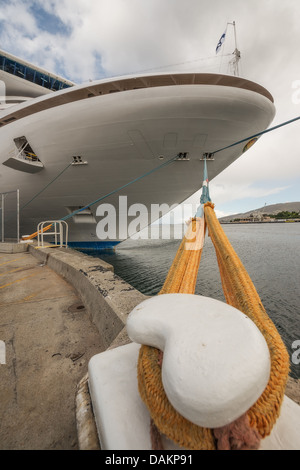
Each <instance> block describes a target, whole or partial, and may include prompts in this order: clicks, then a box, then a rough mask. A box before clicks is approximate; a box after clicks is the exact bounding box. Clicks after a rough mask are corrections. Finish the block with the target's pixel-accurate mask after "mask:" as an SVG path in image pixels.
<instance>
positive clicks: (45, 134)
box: [0, 74, 275, 246]
mask: <svg viewBox="0 0 300 470" xmlns="http://www.w3.org/2000/svg"><path fill="white" fill-rule="evenodd" d="M134 84H136V86H134ZM141 84H142V85H141ZM112 91H114V92H113V93H112ZM274 114H275V107H274V104H273V100H272V97H271V96H270V95H269V93H268V92H267V91H266V90H264V89H263V88H262V87H260V86H258V85H256V84H254V83H252V82H249V81H246V80H243V79H240V78H237V77H229V76H222V75H213V74H173V75H170V74H166V75H164V74H161V75H156V76H148V77H129V78H126V77H125V78H120V79H113V80H104V81H99V82H93V83H90V84H88V85H86V86H85V85H81V86H74V87H71V88H68V89H66V90H63V91H58V92H56V93H51V94H50V95H49V94H47V95H46V96H42V97H40V98H34V99H32V100H30V101H27V102H26V103H23V104H19V105H17V106H14V107H11V108H9V109H6V110H5V111H3V112H2V114H0V192H6V191H12V190H15V189H19V190H20V233H21V235H24V234H31V233H33V232H35V231H36V228H37V225H38V223H39V222H41V221H43V220H53V219H61V218H64V217H65V216H66V215H68V214H70V212H72V211H73V210H76V209H78V208H79V207H84V206H87V205H89V211H88V212H89V215H88V216H87V215H86V214H80V213H79V214H77V216H75V217H72V218H70V219H69V220H68V224H69V240H70V241H71V242H76V243H86V244H87V245H86V246H88V243H91V242H99V241H105V240H99V239H98V237H97V233H96V227H97V222H98V221H99V217H98V216H97V215H96V210H97V207H98V205H99V204H100V203H99V204H94V205H90V203H91V202H93V201H95V200H97V199H98V198H100V197H101V196H103V195H105V194H108V193H110V192H112V191H113V190H115V189H116V188H118V187H121V186H123V185H126V184H127V183H129V182H130V181H132V180H135V179H137V178H138V177H139V176H141V175H143V174H145V173H147V172H149V171H151V170H152V169H154V168H155V167H157V166H159V165H160V164H162V163H164V162H166V161H167V160H169V159H171V158H174V157H175V156H176V155H178V154H180V153H185V154H187V157H188V158H187V159H186V160H185V161H174V162H173V163H172V164H170V165H167V166H166V167H165V168H162V169H160V170H158V171H156V172H154V173H152V174H150V175H148V176H147V177H144V178H142V179H141V180H139V181H136V182H135V183H133V184H132V185H129V186H127V187H126V188H125V189H124V190H123V191H121V192H119V193H116V194H114V195H112V196H111V197H108V198H106V199H105V200H103V201H102V203H109V204H113V205H114V206H115V207H116V209H118V200H119V196H121V195H123V196H124V195H126V196H127V197H128V201H127V203H128V206H130V205H132V204H134V203H139V204H144V205H145V206H146V207H147V208H148V209H149V214H150V206H151V204H163V203H165V204H168V205H169V206H171V205H172V204H176V203H181V202H182V201H184V200H185V199H187V198H188V197H189V196H190V195H192V194H193V193H194V192H196V191H197V190H198V189H200V187H201V185H202V176H203V161H202V160H201V158H202V156H203V154H204V153H211V152H213V151H215V150H218V149H220V148H223V147H226V146H228V145H230V144H232V143H234V142H236V141H239V140H241V139H245V138H246V137H248V136H251V135H254V134H256V133H258V132H261V131H263V130H264V129H266V128H267V127H268V126H269V124H270V123H271V121H272V120H273V118H274ZM21 136H25V137H26V139H27V141H28V142H29V143H30V146H31V147H32V149H33V150H34V152H35V154H36V155H37V157H38V158H39V160H40V162H41V164H42V166H43V167H42V169H40V170H38V171H37V172H35V173H31V172H27V171H23V170H22V169H16V168H13V167H12V166H11V165H10V164H9V163H8V164H9V165H10V166H7V161H8V160H9V156H10V155H12V152H13V151H16V144H15V139H18V138H19V137H21ZM244 147H245V142H244V143H242V144H239V145H237V146H234V147H231V148H230V149H227V150H224V151H222V152H219V153H217V154H216V155H215V156H214V160H213V161H211V162H209V165H208V171H209V178H210V180H212V179H213V178H214V177H215V176H216V175H218V174H219V173H220V172H221V171H223V170H224V169H225V168H226V167H228V166H229V165H230V164H231V163H232V162H233V161H235V160H236V159H237V158H238V157H239V156H240V155H241V154H242V153H243V149H244ZM74 156H80V157H81V160H82V161H83V162H86V164H81V165H70V166H69V167H68V168H67V166H68V165H69V164H70V163H71V162H72V161H73V160H72V159H73V157H74ZM3 163H4V164H3ZM66 168H67V169H66ZM64 170H65V171H64ZM60 173H61V174H60ZM58 175H60V176H58ZM10 200H11V201H10ZM30 201H31V202H30ZM14 212H15V201H13V197H10V198H7V205H6V207H5V214H6V215H5V219H6V222H5V236H7V237H13V236H15V234H16V228H15V226H16V223H15V218H14V215H13V214H14ZM117 215H118V217H117V227H116V229H117V230H116V237H115V240H120V239H123V238H124V235H123V234H124V227H119V220H120V218H121V219H123V220H125V219H124V217H122V214H117ZM123 215H124V214H123ZM119 216H121V217H119ZM128 221H130V218H128ZM125 229H126V227H125ZM120 234H121V235H122V236H120ZM110 241H112V240H110Z"/></svg>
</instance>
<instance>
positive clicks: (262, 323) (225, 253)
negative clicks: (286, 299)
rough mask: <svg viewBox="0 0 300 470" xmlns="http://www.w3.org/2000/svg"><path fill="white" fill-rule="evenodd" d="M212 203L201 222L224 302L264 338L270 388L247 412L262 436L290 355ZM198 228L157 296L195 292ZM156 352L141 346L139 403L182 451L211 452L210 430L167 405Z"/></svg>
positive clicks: (271, 420) (273, 415)
mask: <svg viewBox="0 0 300 470" xmlns="http://www.w3.org/2000/svg"><path fill="white" fill-rule="evenodd" d="M213 208H214V206H213V204H211V203H207V204H205V206H204V211H205V222H206V224H207V226H208V230H209V235H210V237H211V239H212V242H213V244H214V247H215V250H216V254H217V260H218V264H219V269H220V274H221V279H222V286H223V290H224V295H225V299H226V302H227V303H229V304H230V305H232V306H234V307H236V308H238V309H239V310H241V311H242V312H244V313H245V314H246V315H247V316H249V317H250V318H251V319H252V320H253V321H254V322H255V324H256V325H257V327H258V328H259V329H260V331H261V332H262V334H263V335H264V337H265V339H266V341H267V344H268V346H269V350H270V356H271V374H270V380H269V383H268V386H267V387H266V389H265V391H264V392H263V394H262V395H261V397H260V398H259V399H258V400H257V402H256V403H255V404H254V405H253V406H252V407H251V409H250V410H249V411H248V417H249V420H250V424H251V426H252V427H256V428H257V430H258V431H259V433H260V435H261V437H265V436H267V435H269V434H270V432H271V430H272V428H273V426H274V424H275V422H276V419H277V418H278V416H279V413H280V407H281V403H282V399H283V396H284V391H285V386H286V381H287V378H288V373H289V356H288V353H287V351H286V348H285V346H284V344H283V342H282V340H281V338H280V336H279V334H278V332H277V330H276V327H275V326H274V324H273V322H272V321H271V320H270V318H269V317H268V315H267V314H266V312H265V309H264V307H263V305H262V303H261V300H260V298H259V296H258V294H257V292H256V289H255V287H254V285H253V283H252V281H251V279H250V277H249V275H248V273H247V272H246V270H245V268H244V266H243V265H242V263H241V261H240V260H239V258H238V256H237V254H236V253H235V251H234V250H233V248H232V246H231V245H230V243H229V241H228V239H227V237H226V235H225V233H224V231H223V229H222V227H221V225H220V224H219V222H218V220H217V218H216V216H215V213H214V210H213ZM196 229H197V230H198V231H199V230H201V227H200V224H199V220H198V219H193V221H192V223H191V224H190V227H189V230H188V232H187V235H186V237H184V238H183V240H182V242H181V244H180V247H179V249H178V251H177V254H176V256H175V259H174V261H173V264H172V266H171V268H170V270H169V273H168V276H167V278H166V281H165V283H164V286H163V288H162V289H161V291H160V293H159V294H166V293H179V292H181V293H191V294H192V293H194V290H195V285H196V280H197V274H198V269H199V263H200V259H201V253H202V248H200V246H201V245H198V246H197V245H195V248H196V249H194V250H187V249H186V248H187V246H188V245H186V243H188V242H189V240H190V239H191V231H192V230H193V231H195V230H196ZM159 355H160V352H159V350H157V349H156V348H152V347H149V346H141V348H140V354H139V360H138V386H139V393H140V395H141V398H142V400H143V401H144V402H145V404H146V406H147V407H148V410H149V413H150V415H151V418H152V420H153V422H154V423H155V425H156V426H157V428H158V429H159V431H160V432H161V433H163V434H165V435H166V436H167V437H168V438H169V439H171V440H172V441H173V442H175V443H176V444H178V445H179V446H181V447H184V448H185V449H190V450H213V449H215V448H216V446H215V439H214V436H213V430H211V429H206V428H202V427H200V426H197V425H195V424H193V423H191V422H190V421H188V420H186V419H185V418H183V417H182V416H181V415H180V414H179V413H178V412H177V411H176V410H175V409H174V408H173V407H172V405H171V404H170V403H169V401H168V399H167V396H166V394H165V392H164V388H163V385H162V381H161V364H160V358H159Z"/></svg>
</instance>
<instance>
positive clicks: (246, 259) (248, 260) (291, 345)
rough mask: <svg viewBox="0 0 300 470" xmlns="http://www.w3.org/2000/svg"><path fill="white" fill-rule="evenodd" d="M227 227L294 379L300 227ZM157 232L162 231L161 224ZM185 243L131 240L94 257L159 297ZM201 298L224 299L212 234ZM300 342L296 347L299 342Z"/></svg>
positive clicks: (299, 334) (299, 329) (299, 337)
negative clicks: (277, 335) (274, 329)
mask: <svg viewBox="0 0 300 470" xmlns="http://www.w3.org/2000/svg"><path fill="white" fill-rule="evenodd" d="M222 227H223V229H224V231H225V233H226V235H227V237H228V239H229V240H230V242H231V244H232V246H233V248H234V249H235V251H236V253H237V254H238V256H239V257H240V259H241V261H242V263H243V264H244V266H245V268H246V269H247V271H248V273H249V275H250V277H251V279H252V281H253V283H254V285H255V287H256V290H257V292H258V294H259V296H260V298H261V300H262V303H263V305H264V307H265V309H266V311H267V313H268V315H269V316H270V318H271V319H272V321H273V322H274V323H275V325H276V327H277V329H278V331H279V333H280V335H281V337H282V339H283V341H284V343H285V345H286V347H287V349H288V352H289V354H290V359H291V374H290V375H291V376H292V377H294V378H300V364H297V362H299V358H300V352H297V351H299V350H300V346H299V344H300V343H299V342H300V298H299V286H300V249H299V248H300V223H272V224H270V223H265V224H224V225H223V226H222ZM156 229H157V230H160V231H161V229H160V228H159V227H158V226H157V227H156ZM179 244H180V239H162V237H160V238H159V239H155V240H153V239H146V240H142V239H140V240H130V239H129V240H126V241H125V242H123V243H121V244H120V245H118V247H117V248H116V250H115V252H102V253H94V255H93V256H98V257H100V258H102V259H103V260H105V261H107V262H108V263H110V264H112V265H113V266H114V270H115V273H116V274H117V275H119V276H120V277H121V278H123V279H124V280H126V281H127V282H128V283H129V284H131V285H132V286H133V287H135V288H136V289H138V290H139V291H141V292H142V293H144V294H145V295H149V296H152V295H156V294H157V293H158V292H159V291H160V289H161V287H162V285H163V283H164V280H165V278H166V275H167V273H168V270H169V267H170V266H171V263H172V261H173V258H174V256H175V254H176V251H177V248H178V246H179ZM89 254H90V253H89ZM195 293H196V294H200V295H204V296H207V297H212V298H215V299H217V300H222V301H224V295H223V291H222V285H221V280H220V274H219V269H218V264H217V260H216V255H215V251H214V247H213V245H212V242H211V240H210V238H209V237H208V236H206V238H205V245H204V249H203V254H202V258H201V263H200V268H199V273H198V279H197V286H196V291H195ZM297 341H298V343H295V342H297Z"/></svg>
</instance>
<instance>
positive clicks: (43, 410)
mask: <svg viewBox="0 0 300 470" xmlns="http://www.w3.org/2000/svg"><path fill="white" fill-rule="evenodd" d="M145 298H146V297H145V296H144V295H143V294H141V293H140V292H138V291H137V290H136V289H134V288H133V287H132V286H130V285H129V284H127V283H126V282H125V281H124V280H122V279H121V278H119V277H118V276H117V275H115V274H114V272H113V268H112V266H111V265H109V264H107V263H105V262H103V261H102V260H100V259H96V258H93V257H90V256H87V255H83V254H81V253H79V252H76V251H74V250H70V249H61V248H53V247H51V248H50V247H48V248H42V249H40V248H38V247H37V246H36V245H35V244H28V245H27V244H19V245H14V244H8V243H4V244H3V243H2V244H1V243H0V346H2V348H0V374H1V376H0V449H1V450H23V449H24V450H60V449H61V450H78V449H99V442H98V439H97V433H96V428H95V423H94V422H93V419H92V410H91V404H90V400H89V393H88V389H87V371H88V362H89V360H90V358H91V357H92V356H94V355H95V354H98V353H99V352H102V351H104V350H106V349H110V348H113V347H117V346H118V345H122V344H126V343H127V342H129V339H128V337H127V334H126V328H125V325H126V319H127V315H128V314H129V313H130V312H131V310H132V309H133V308H134V307H135V306H136V305H137V304H138V303H140V302H142V301H143V300H144V299H145ZM299 388H300V387H299V381H296V380H293V379H291V380H290V381H289V383H288V387H287V392H286V394H287V395H288V396H289V397H290V398H292V399H293V400H294V401H296V402H298V403H300V390H299Z"/></svg>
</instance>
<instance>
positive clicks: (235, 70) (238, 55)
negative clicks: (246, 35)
mask: <svg viewBox="0 0 300 470" xmlns="http://www.w3.org/2000/svg"><path fill="white" fill-rule="evenodd" d="M227 24H231V25H232V26H233V29H234V43H235V49H234V51H233V55H234V57H233V59H231V60H230V62H229V64H230V65H231V66H232V69H233V75H236V76H237V77H238V76H239V60H240V59H241V53H240V51H239V50H238V48H237V41H236V29H235V21H233V22H232V23H227Z"/></svg>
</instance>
